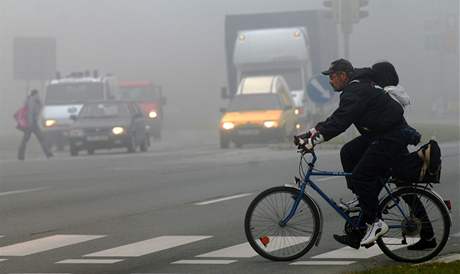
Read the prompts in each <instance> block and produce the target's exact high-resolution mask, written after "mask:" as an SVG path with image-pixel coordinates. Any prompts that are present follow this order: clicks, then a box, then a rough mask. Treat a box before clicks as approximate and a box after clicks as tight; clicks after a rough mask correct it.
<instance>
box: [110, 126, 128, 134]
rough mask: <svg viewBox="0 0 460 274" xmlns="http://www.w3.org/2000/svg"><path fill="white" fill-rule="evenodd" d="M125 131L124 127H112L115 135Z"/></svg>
mask: <svg viewBox="0 0 460 274" xmlns="http://www.w3.org/2000/svg"><path fill="white" fill-rule="evenodd" d="M124 132H125V129H124V128H122V127H114V128H112V133H113V134H115V135H120V134H123V133H124Z"/></svg>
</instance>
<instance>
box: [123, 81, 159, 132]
mask: <svg viewBox="0 0 460 274" xmlns="http://www.w3.org/2000/svg"><path fill="white" fill-rule="evenodd" d="M119 98H120V99H121V100H125V101H132V102H136V103H137V104H138V105H139V106H140V108H141V109H142V111H143V112H144V115H145V117H146V118H147V127H148V130H149V133H150V136H152V137H153V139H154V140H156V141H158V140H161V133H162V128H163V117H164V112H163V107H164V105H165V104H166V98H165V97H164V96H163V91H162V87H161V86H158V85H154V84H153V83H152V82H151V81H121V82H120V89H119Z"/></svg>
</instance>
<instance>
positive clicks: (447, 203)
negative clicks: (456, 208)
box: [444, 200, 452, 210]
mask: <svg viewBox="0 0 460 274" xmlns="http://www.w3.org/2000/svg"><path fill="white" fill-rule="evenodd" d="M444 203H445V204H446V206H447V208H448V209H449V210H452V203H451V202H450V200H444Z"/></svg>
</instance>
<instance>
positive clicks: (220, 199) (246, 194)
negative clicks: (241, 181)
mask: <svg viewBox="0 0 460 274" xmlns="http://www.w3.org/2000/svg"><path fill="white" fill-rule="evenodd" d="M249 195H252V193H242V194H238V195H233V196H228V197H223V198H219V199H214V200H209V201H204V202H199V203H196V204H195V205H209V204H214V203H219V202H223V201H227V200H232V199H238V198H243V197H246V196H249Z"/></svg>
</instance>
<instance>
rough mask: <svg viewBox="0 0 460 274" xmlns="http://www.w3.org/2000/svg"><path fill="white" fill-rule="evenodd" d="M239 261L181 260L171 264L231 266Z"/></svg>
mask: <svg viewBox="0 0 460 274" xmlns="http://www.w3.org/2000/svg"><path fill="white" fill-rule="evenodd" d="M235 262H238V261H237V260H181V261H177V262H173V263H171V264H231V263H235Z"/></svg>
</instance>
